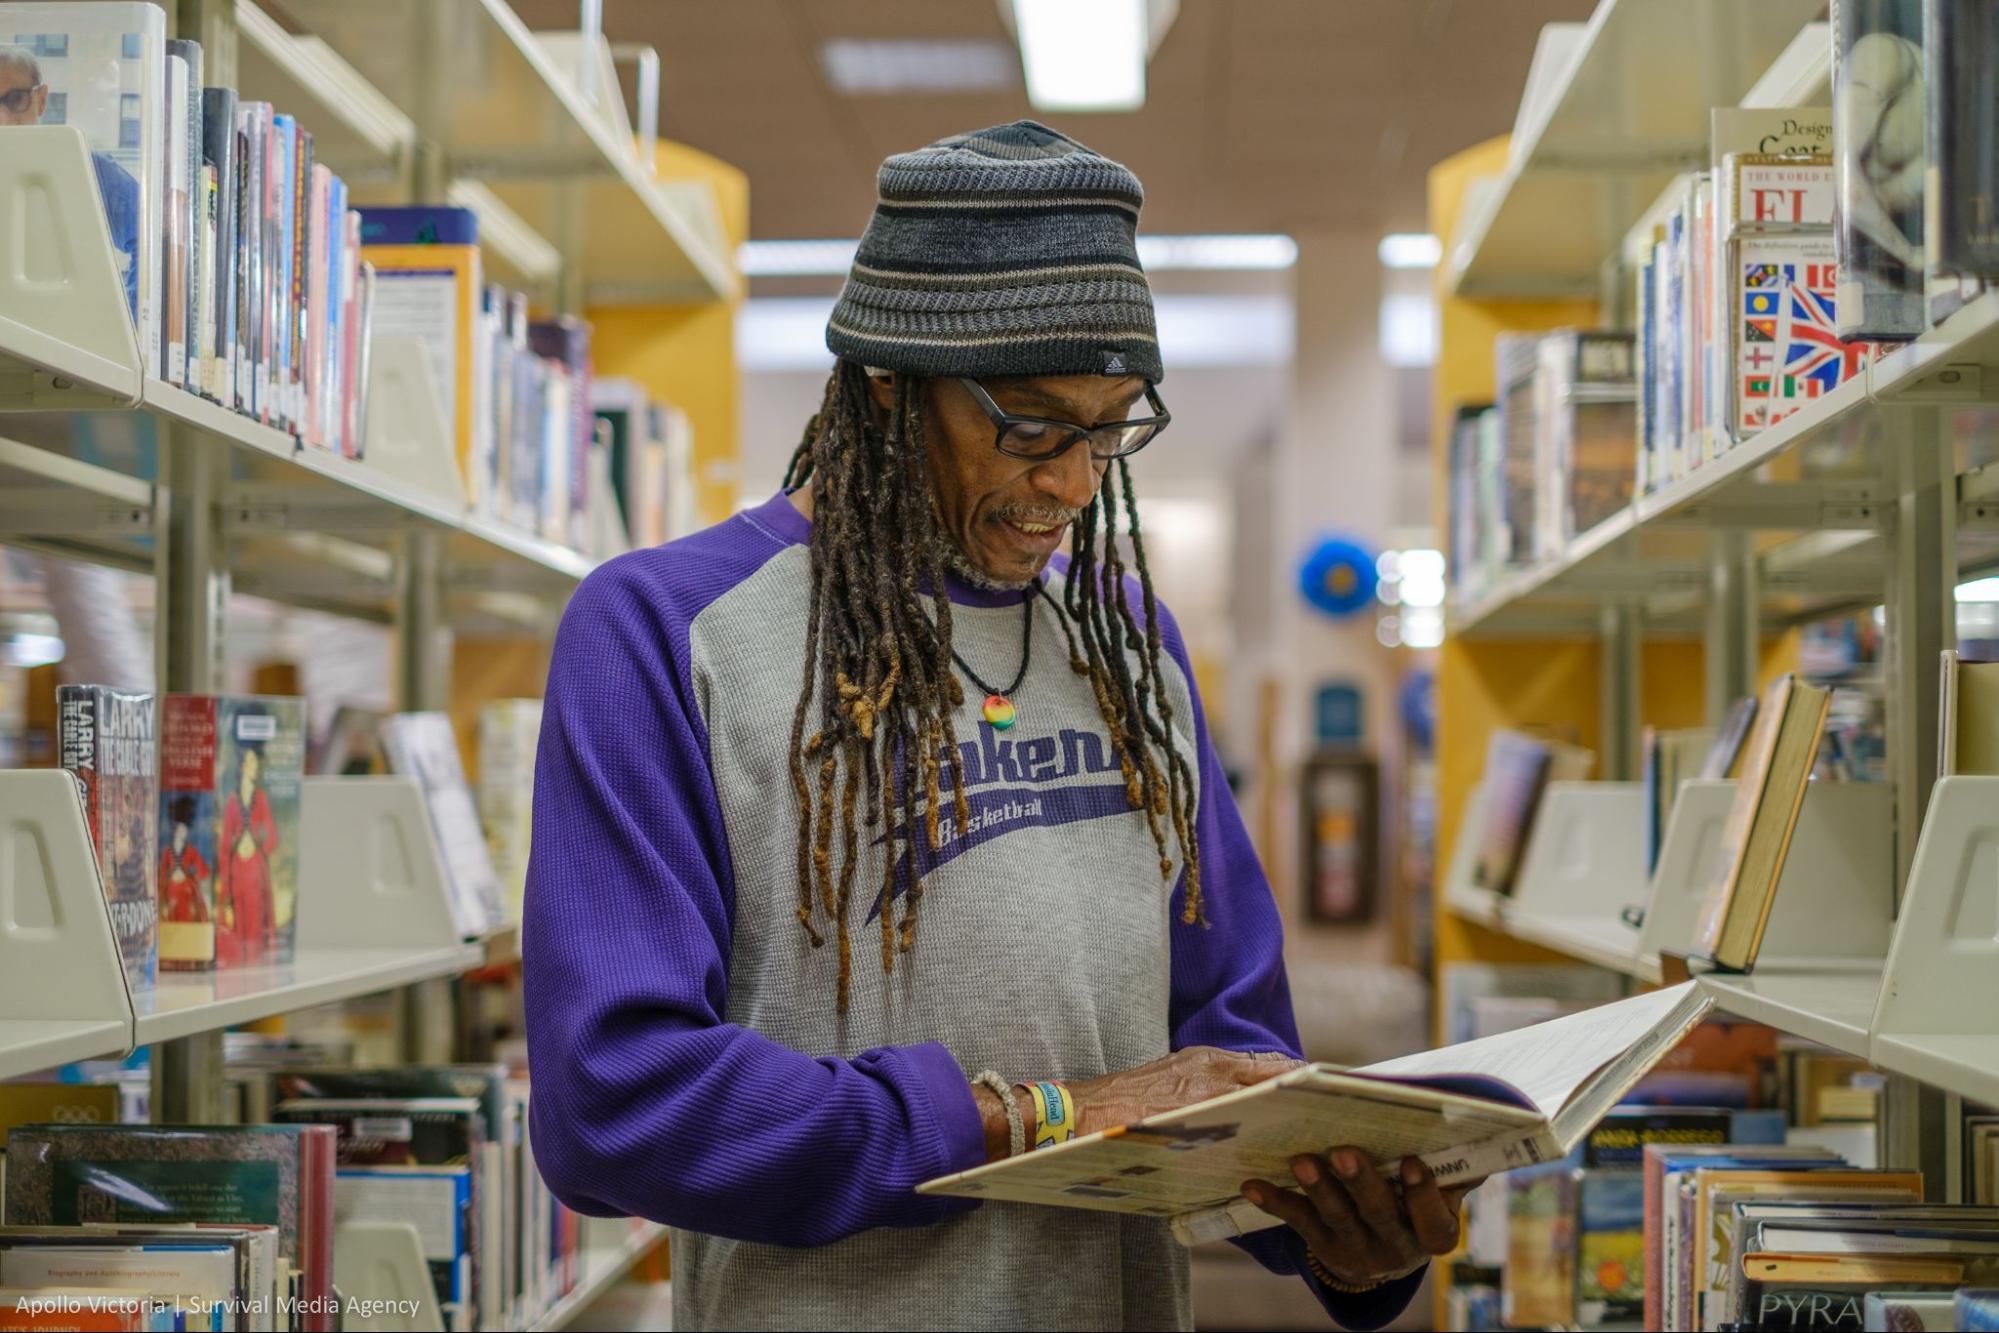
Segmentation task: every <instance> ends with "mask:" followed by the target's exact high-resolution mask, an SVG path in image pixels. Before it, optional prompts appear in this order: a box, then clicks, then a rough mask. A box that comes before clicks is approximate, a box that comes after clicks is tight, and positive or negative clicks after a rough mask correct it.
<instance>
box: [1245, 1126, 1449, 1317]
mask: <svg viewBox="0 0 1999 1333" xmlns="http://www.w3.org/2000/svg"><path fill="white" fill-rule="evenodd" d="M1291 1174H1292V1175H1293V1176H1295V1177H1297V1180H1298V1184H1299V1186H1300V1188H1302V1189H1303V1190H1304V1191H1305V1192H1304V1193H1303V1194H1298V1193H1295V1192H1293V1191H1291V1190H1288V1189H1279V1188H1278V1187H1277V1186H1275V1185H1273V1184H1271V1183H1270V1182H1269V1181H1267V1180H1247V1181H1244V1182H1243V1186H1242V1192H1243V1197H1245V1198H1247V1199H1248V1200H1249V1201H1250V1202H1251V1203H1253V1204H1255V1205H1256V1206H1257V1207H1258V1208H1261V1209H1262V1210H1263V1211H1264V1212H1266V1213H1269V1214H1270V1215H1271V1216H1272V1217H1276V1218H1280V1219H1282V1220H1283V1221H1284V1222H1286V1223H1289V1224H1290V1227H1291V1229H1292V1230H1293V1231H1296V1232H1297V1233H1298V1234H1299V1235H1301V1236H1303V1237H1304V1238H1305V1244H1306V1245H1307V1246H1309V1247H1310V1248H1311V1251H1312V1254H1313V1257H1315V1258H1316V1259H1318V1261H1319V1262H1320V1263H1321V1264H1323V1265H1324V1266H1325V1267H1326V1270H1327V1271H1328V1272H1330V1273H1331V1274H1332V1275H1333V1276H1334V1277H1336V1278H1338V1279H1339V1280H1340V1281H1342V1282H1346V1283H1350V1284H1352V1285H1354V1286H1358V1287H1367V1286H1373V1285H1375V1284H1376V1283H1380V1282H1387V1281H1390V1280H1391V1279H1394V1278H1398V1277H1401V1276H1403V1275H1404V1274H1406V1273H1411V1272H1414V1271H1415V1270H1416V1269H1417V1268H1420V1267H1421V1266H1422V1265H1423V1264H1425V1263H1427V1262H1428V1261H1429V1259H1430V1257H1431V1256H1432V1255H1439V1254H1449V1253H1450V1252H1451V1251H1452V1250H1454V1249H1456V1248H1457V1244H1458V1207H1459V1204H1460V1203H1461V1202H1462V1201H1463V1199H1464V1196H1465V1192H1466V1191H1467V1190H1469V1189H1470V1188H1471V1185H1453V1186H1451V1187H1450V1188H1449V1189H1440V1188H1438V1186H1437V1181H1436V1178H1435V1177H1434V1176H1432V1175H1431V1174H1430V1168H1428V1167H1427V1166H1424V1165H1423V1163H1422V1162H1421V1161H1419V1160H1418V1159H1416V1158H1414V1157H1405V1158H1403V1159H1402V1171H1401V1175H1402V1189H1401V1192H1400V1194H1399V1195H1398V1193H1397V1192H1396V1189H1395V1187H1394V1186H1393V1185H1390V1184H1389V1183H1388V1180H1387V1178H1386V1177H1385V1176H1383V1175H1382V1174H1381V1173H1380V1172H1379V1171H1377V1170H1375V1168H1374V1164H1373V1163H1372V1162H1370V1161H1369V1160H1368V1157H1367V1154H1366V1153H1364V1152H1362V1151H1361V1150H1360V1149H1358V1148H1335V1149H1333V1151H1331V1152H1329V1153H1327V1154H1326V1155H1325V1156H1323V1157H1312V1156H1304V1157H1294V1158H1292V1159H1291Z"/></svg>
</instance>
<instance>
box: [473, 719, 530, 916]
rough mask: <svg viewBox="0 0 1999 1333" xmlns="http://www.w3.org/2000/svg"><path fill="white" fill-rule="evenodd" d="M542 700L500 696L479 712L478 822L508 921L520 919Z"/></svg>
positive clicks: (525, 889) (525, 888)
mask: <svg viewBox="0 0 1999 1333" xmlns="http://www.w3.org/2000/svg"><path fill="white" fill-rule="evenodd" d="M540 734H541V700H539V699H499V700H495V701H494V702H492V703H489V704H487V705H486V706H485V707H484V708H481V709H480V710H479V820H480V823H481V824H482V825H484V827H485V830H486V849H487V851H488V852H489V853H490V854H491V856H492V858H493V873H494V874H495V875H496V876H497V877H498V878H499V881H500V888H501V890H502V892H504V893H505V894H506V903H507V919H508V920H509V921H519V920H520V919H521V900H522V898H523V896H524V895H525V893H526V891H527V873H528V853H529V850H530V848H531V846H532V842H533V838H532V834H533V828H534V756H535V745H536V742H537V741H538V739H539V737H540Z"/></svg>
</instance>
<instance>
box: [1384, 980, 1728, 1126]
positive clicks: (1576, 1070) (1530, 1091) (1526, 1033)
mask: <svg viewBox="0 0 1999 1333" xmlns="http://www.w3.org/2000/svg"><path fill="white" fill-rule="evenodd" d="M1695 984H1696V983H1694V982H1691V981H1687V982H1682V983H1680V984H1679V985H1677V986H1670V987H1667V988H1666V989H1664V990H1657V991H1653V992H1651V993H1650V994H1648V995H1636V996H1633V997H1631V998H1630V999H1628V1000H1619V1001H1617V1002H1615V1003H1613V1004H1604V1005H1598V1006H1597V1007H1596V1008H1594V1009H1585V1010H1584V1011H1582V1012H1581V1013H1578V1014H1568V1015H1566V1016H1564V1017H1562V1018H1556V1019H1550V1020H1549V1021H1548V1022H1546V1023H1537V1024H1535V1025H1534V1026H1533V1027H1528V1028H1520V1029H1519V1030H1517V1031H1514V1032H1503V1033H1500V1034H1499V1035H1498V1036H1496V1037H1481V1038H1479V1039H1478V1040H1476V1041H1467V1042H1462V1043H1460V1044H1458V1045H1456V1046H1444V1047H1440V1048H1439V1049H1437V1050H1434V1051H1422V1052H1419V1053H1417V1054H1415V1055H1404V1056H1400V1057H1398V1058H1396V1059H1393V1060H1384V1061H1382V1062H1381V1063H1379V1064H1372V1065H1368V1066H1367V1067H1366V1068H1364V1069H1356V1070H1353V1071H1351V1072H1352V1073H1353V1074H1355V1075H1357V1076H1366V1077H1369V1078H1393V1079H1412V1078H1435V1077H1440V1076H1462V1075H1467V1074H1477V1075H1484V1076H1485V1077H1487V1078H1493V1079H1498V1080H1499V1081H1501V1082H1502V1083H1505V1084H1507V1085H1508V1086H1509V1087H1512V1088H1514V1089H1517V1090H1518V1091H1519V1092H1520V1094H1521V1095H1522V1096H1523V1097H1525V1098H1526V1099H1527V1101H1528V1103H1529V1104H1531V1105H1532V1106H1534V1107H1535V1109H1537V1110H1539V1111H1540V1112H1541V1114H1543V1115H1545V1116H1548V1117H1549V1118H1551V1119H1552V1118H1553V1117H1554V1116H1555V1115H1556V1114H1557V1113H1558V1112H1559V1111H1560V1110H1561V1109H1562V1107H1563V1106H1564V1105H1566V1104H1567V1103H1568V1101H1569V1099H1570V1098H1571V1097H1573V1096H1574V1095H1575V1093H1576V1090H1577V1089H1578V1088H1580V1087H1582V1086H1583V1084H1585V1083H1586V1082H1588V1081H1589V1079H1590V1077H1591V1076H1592V1075H1594V1074H1595V1073H1596V1072H1597V1071H1598V1070H1599V1069H1602V1068H1603V1067H1604V1066H1605V1065H1607V1064H1609V1063H1611V1062H1612V1061H1613V1060H1616V1059H1618V1058H1619V1057H1620V1056H1622V1055H1624V1054H1625V1053H1626V1052H1627V1051H1629V1050H1630V1049H1631V1048H1632V1047H1634V1046H1637V1045H1639V1044H1640V1043H1641V1042H1643V1041H1644V1039H1645V1037H1646V1036H1647V1034H1649V1033H1651V1032H1652V1031H1653V1030H1654V1029H1656V1028H1659V1027H1661V1026H1662V1025H1664V1024H1667V1023H1668V1021H1669V1020H1671V1019H1672V1017H1673V1013H1674V1010H1676V1009H1678V1008H1679V1007H1680V1006H1681V1004H1682V1003H1683V1002H1686V1001H1688V1000H1689V998H1690V997H1691V995H1692V993H1693V990H1694V987H1695Z"/></svg>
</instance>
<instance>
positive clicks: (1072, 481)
mask: <svg viewBox="0 0 1999 1333" xmlns="http://www.w3.org/2000/svg"><path fill="white" fill-rule="evenodd" d="M1032 480H1033V482H1034V486H1035V489H1036V490H1038V491H1040V492H1041V493H1042V494H1043V495H1045V496H1047V497H1048V498H1049V499H1050V500H1053V501H1054V502H1056V503H1057V504H1060V505H1062V506H1064V507H1066V508H1069V509H1081V508H1083V507H1084V506H1085V505H1087V504H1089V503H1090V501H1091V499H1092V498H1094V497H1095V495H1096V493H1097V486H1098V485H1099V483H1100V482H1101V481H1102V480H1103V473H1102V472H1101V471H1100V470H1099V469H1098V467H1097V465H1096V462H1095V460H1094V459H1092V458H1091V457H1090V443H1089V441H1088V440H1078V441H1076V443H1074V444H1072V445H1070V446H1069V449H1068V451H1067V452H1066V453H1064V454H1062V455H1061V456H1060V457H1058V458H1051V459H1049V460H1048V461H1047V462H1046V463H1042V464H1039V465H1038V466H1036V467H1035V469H1034V471H1033V473H1032Z"/></svg>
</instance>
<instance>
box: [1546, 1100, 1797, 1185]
mask: <svg viewBox="0 0 1999 1333" xmlns="http://www.w3.org/2000/svg"><path fill="white" fill-rule="evenodd" d="M1641 1083H1642V1080H1641ZM1784 1129H1785V1121H1784V1113H1783V1112H1782V1111H1780V1110H1775V1109H1771V1110H1767V1111H1748V1110H1738V1109H1733V1108H1729V1107H1720V1106H1632V1105H1624V1106H1619V1107H1615V1108H1613V1109H1612V1110H1611V1111H1610V1112H1609V1113H1608V1114H1607V1115H1605V1116H1604V1118H1603V1119H1602V1120H1600V1121H1598V1122H1597V1125H1596V1128H1594V1129H1592V1130H1591V1131H1590V1132H1589V1135H1588V1137H1587V1138H1585V1139H1584V1140H1583V1167H1584V1169H1585V1170H1594V1169H1612V1168H1614V1169H1618V1170H1628V1171H1631V1172H1633V1173H1634V1178H1635V1173H1636V1172H1637V1171H1638V1170H1639V1168H1640V1167H1641V1166H1643V1165H1644V1161H1645V1149H1646V1148H1647V1147H1649V1146H1651V1145H1653V1144H1659V1145H1661V1146H1663V1147H1673V1148H1685V1147H1692V1146H1695V1145H1704V1144H1733V1145H1737V1146H1751V1145H1761V1144H1781V1143H1782V1142H1783V1141H1784Z"/></svg>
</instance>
